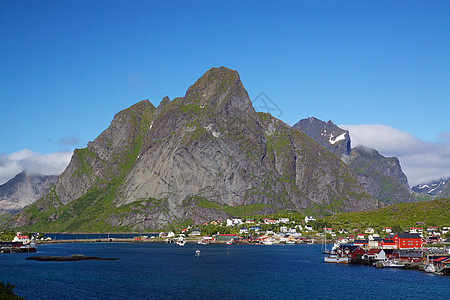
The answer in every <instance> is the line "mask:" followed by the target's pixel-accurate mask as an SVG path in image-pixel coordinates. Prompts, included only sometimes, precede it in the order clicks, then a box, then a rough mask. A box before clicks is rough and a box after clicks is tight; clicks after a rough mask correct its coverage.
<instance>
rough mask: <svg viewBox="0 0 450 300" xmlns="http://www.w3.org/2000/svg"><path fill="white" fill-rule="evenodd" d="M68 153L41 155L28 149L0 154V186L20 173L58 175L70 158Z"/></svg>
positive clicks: (70, 153)
mask: <svg viewBox="0 0 450 300" xmlns="http://www.w3.org/2000/svg"><path fill="white" fill-rule="evenodd" d="M72 153H73V152H72V151H70V152H56V153H48V154H41V153H36V152H33V151H31V150H29V149H23V150H21V151H19V152H13V153H11V154H9V155H7V154H4V153H0V184H3V183H5V182H7V181H8V180H10V179H11V178H13V177H14V176H15V175H17V174H18V173H20V172H22V171H26V172H28V173H33V174H44V175H59V174H61V173H62V171H64V169H65V168H66V167H67V165H68V164H69V162H70V158H71V157H72Z"/></svg>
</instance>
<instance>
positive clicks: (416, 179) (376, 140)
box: [339, 124, 450, 186]
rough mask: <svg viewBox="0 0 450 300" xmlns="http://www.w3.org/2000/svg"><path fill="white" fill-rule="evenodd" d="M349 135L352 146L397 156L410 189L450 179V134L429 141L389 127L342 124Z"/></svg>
mask: <svg viewBox="0 0 450 300" xmlns="http://www.w3.org/2000/svg"><path fill="white" fill-rule="evenodd" d="M339 127H341V128H344V129H346V130H348V131H349V132H350V137H351V140H352V147H355V146H357V145H364V146H367V147H372V148H375V149H376V150H378V151H379V152H380V153H382V154H383V155H387V156H397V157H398V159H399V160H400V163H401V166H402V169H403V171H404V172H405V174H406V175H407V176H408V181H409V183H410V185H411V186H413V185H416V184H419V183H423V182H427V181H431V180H434V179H439V178H442V177H448V176H450V132H443V133H441V134H440V135H439V137H438V138H437V140H436V142H426V141H422V140H420V139H417V138H415V137H413V136H412V135H411V134H409V133H407V132H403V131H400V130H398V129H396V128H393V127H390V126H386V125H368V124H361V125H339Z"/></svg>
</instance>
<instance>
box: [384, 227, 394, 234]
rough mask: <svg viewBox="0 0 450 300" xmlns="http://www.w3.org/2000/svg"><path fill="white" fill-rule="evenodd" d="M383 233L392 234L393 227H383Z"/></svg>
mask: <svg viewBox="0 0 450 300" xmlns="http://www.w3.org/2000/svg"><path fill="white" fill-rule="evenodd" d="M383 232H386V233H391V232H392V228H391V227H383Z"/></svg>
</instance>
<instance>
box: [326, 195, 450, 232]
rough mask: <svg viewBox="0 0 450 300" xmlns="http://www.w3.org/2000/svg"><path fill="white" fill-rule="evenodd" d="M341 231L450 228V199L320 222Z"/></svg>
mask: <svg viewBox="0 0 450 300" xmlns="http://www.w3.org/2000/svg"><path fill="white" fill-rule="evenodd" d="M319 221H321V222H325V223H326V224H328V225H331V226H333V228H334V229H335V230H336V229H338V228H345V229H347V230H351V229H353V228H360V229H362V228H367V227H373V228H378V229H382V228H383V227H395V229H397V231H399V230H403V229H404V228H408V227H411V226H416V225H417V222H423V224H422V223H419V224H421V225H420V226H423V227H426V226H450V198H447V199H438V200H432V201H426V202H415V203H399V204H394V205H391V206H387V207H384V208H379V209H377V210H373V211H367V212H352V213H343V214H338V215H334V216H328V217H324V218H322V219H320V220H319Z"/></svg>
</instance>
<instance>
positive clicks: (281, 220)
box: [278, 218, 289, 224]
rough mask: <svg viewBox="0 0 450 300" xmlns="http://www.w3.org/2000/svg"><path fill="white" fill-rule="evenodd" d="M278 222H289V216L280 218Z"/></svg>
mask: <svg viewBox="0 0 450 300" xmlns="http://www.w3.org/2000/svg"><path fill="white" fill-rule="evenodd" d="M278 222H279V223H284V224H286V223H289V218H280V219H279V220H278Z"/></svg>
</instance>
